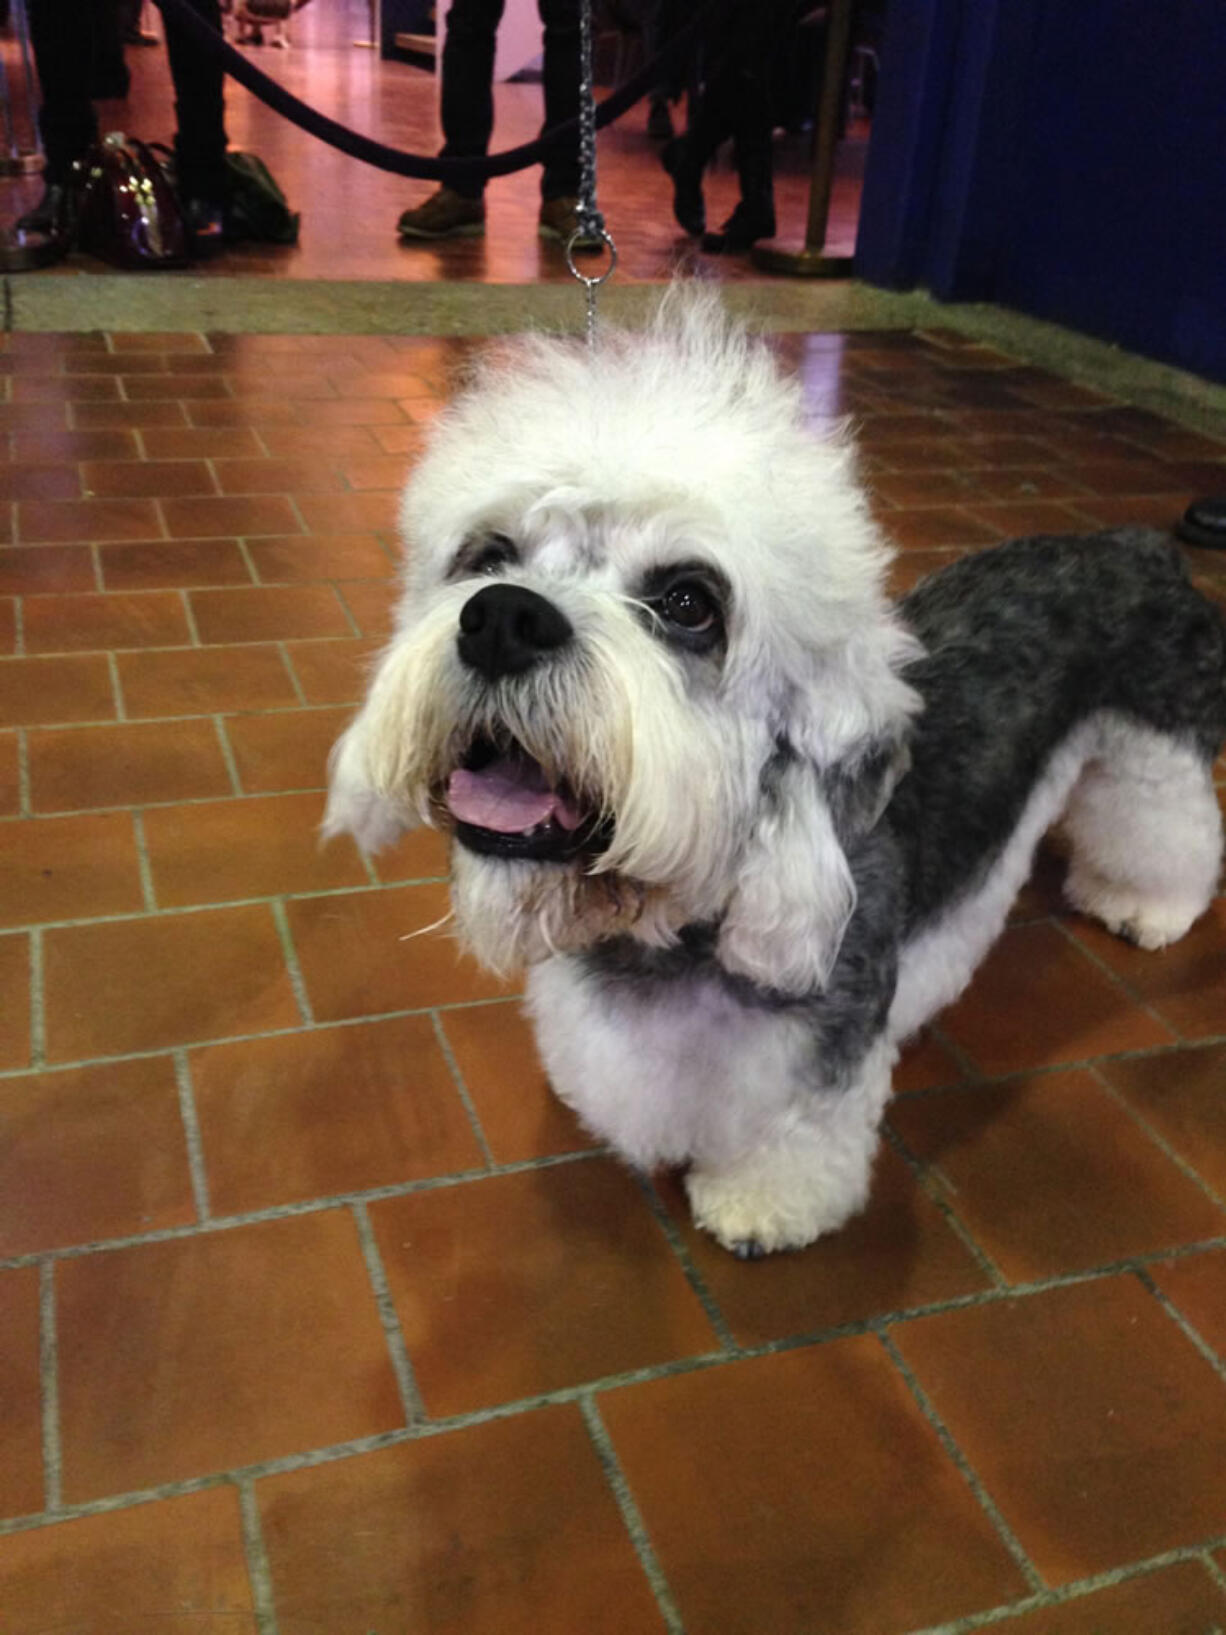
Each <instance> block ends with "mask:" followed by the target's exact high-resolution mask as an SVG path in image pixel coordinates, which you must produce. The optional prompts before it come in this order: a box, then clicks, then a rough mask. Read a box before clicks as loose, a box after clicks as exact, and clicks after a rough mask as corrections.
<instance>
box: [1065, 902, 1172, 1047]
mask: <svg viewBox="0 0 1226 1635" xmlns="http://www.w3.org/2000/svg"><path fill="white" fill-rule="evenodd" d="M1051 923H1052V924H1053V925H1054V926H1055V928H1056V930H1057V931H1058V932H1059V933H1060V935H1061V936H1062V937H1063V938H1064V940H1065V941H1066V942H1068V943H1071V944H1072V946H1073V947H1074V948H1076V949H1077V950H1078V951H1079V952H1080V953H1082V954H1084V955H1085V957H1086V958H1087V959H1088V960H1089V961H1090V963H1091V964H1092V965H1097V967H1098V969H1099V970H1100V971H1101V972H1102V973H1103V975H1104V976H1106V977H1108V978H1109V979H1110V981H1111V982H1113V983H1114V984H1115V986H1116V987H1118V988H1119V989H1120V990H1121V991H1122V992H1123V993H1125V994H1126V995H1127V996H1128V998H1129V1000H1130V1001H1131V1003H1132V1004H1133V1005H1135V1006H1136V1008H1137V1009H1138V1010H1140V1011H1144V1013H1145V1015H1146V1016H1148V1017H1149V1019H1150V1021H1151V1022H1156V1023H1157V1024H1158V1026H1159V1027H1161V1028H1165V1029H1166V1030H1167V1032H1168V1033H1173V1034H1174V1036H1175V1038H1176V1039H1178V1040H1179V1041H1180V1043H1181V1044H1188V1043H1190V1042H1191V1041H1190V1040H1189V1039H1188V1037H1187V1035H1186V1034H1185V1033H1183V1032H1182V1031H1181V1030H1180V1029H1179V1028H1177V1027H1176V1026H1175V1024H1174V1022H1170V1021H1168V1020H1167V1018H1166V1017H1165V1016H1163V1015H1161V1014H1160V1013H1159V1012H1158V1011H1157V1010H1155V1009H1154V1007H1153V1005H1151V1004H1150V1002H1149V1000H1148V999H1146V998H1145V996H1144V995H1143V994H1141V993H1140V992H1138V990H1137V989H1136V988H1134V987H1133V985H1132V983H1131V982H1129V981H1128V979H1127V978H1126V977H1122V976H1121V975H1120V973H1119V972H1118V971H1113V970H1112V969H1111V967H1110V965H1108V964H1107V962H1106V960H1105V959H1102V958H1101V957H1100V956H1099V955H1098V954H1096V953H1095V952H1094V950H1093V949H1092V948H1091V947H1090V946H1089V945H1088V944H1087V943H1084V942H1082V941H1081V939H1080V938H1079V937H1076V936H1074V934H1073V932H1072V930H1071V929H1070V928H1069V927H1068V926H1067V925H1065V923H1064V921H1063V920H1060V919H1053V920H1052V922H1051Z"/></svg>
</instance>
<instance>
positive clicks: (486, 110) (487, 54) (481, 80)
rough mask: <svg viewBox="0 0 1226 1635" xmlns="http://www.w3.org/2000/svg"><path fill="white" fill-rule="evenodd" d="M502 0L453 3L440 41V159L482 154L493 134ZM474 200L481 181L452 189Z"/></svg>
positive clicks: (462, 0)
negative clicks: (495, 70) (441, 45)
mask: <svg viewBox="0 0 1226 1635" xmlns="http://www.w3.org/2000/svg"><path fill="white" fill-rule="evenodd" d="M503 3H504V0H454V3H453V5H452V7H451V10H450V11H449V12H448V13H447V33H446V38H445V40H444V42H443V86H442V106H441V115H442V124H443V150H442V157H443V158H444V159H471V158H478V157H481V156H482V155H484V154H486V153H488V151H489V145H490V137H491V135H492V134H493V130H494V51H495V47H496V45H497V36H498V24H499V23H500V22H501V20H502V9H503ZM451 191H453V192H456V193H459V194H461V195H462V196H463V197H465V198H472V199H478V198H480V197H481V195H482V193H483V192H484V186H483V184H481V183H473V184H469V185H467V186H465V187H453V188H452V189H451Z"/></svg>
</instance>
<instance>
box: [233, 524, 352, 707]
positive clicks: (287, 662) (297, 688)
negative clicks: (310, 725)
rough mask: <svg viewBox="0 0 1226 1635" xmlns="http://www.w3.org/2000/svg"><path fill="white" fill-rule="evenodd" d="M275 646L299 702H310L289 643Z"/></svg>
mask: <svg viewBox="0 0 1226 1635" xmlns="http://www.w3.org/2000/svg"><path fill="white" fill-rule="evenodd" d="M243 543H244V541H242V540H240V541H239V544H240V545H242V544H243ZM256 583H257V584H258V583H259V581H258V580H257V581H256ZM327 639H331V638H327ZM337 639H342V640H349V639H350V638H348V637H345V638H337ZM273 646H274V647H275V648H276V649H277V652H278V653H280V655H281V663H282V664H283V665H284V666H285V669H286V672H287V673H288V675H289V680H290V686H291V687H292V688H293V689H294V696H295V698H297V700H298V702H299V704H306V703H307V702H308V700H307V695H306V692H305V690H304V689H303V685H302V682H301V681H300V680H299V679H298V672H297V670H295V668H294V660H293V657H292V655H291V653H290V650H289V644H288V643H287V642H274V643H273Z"/></svg>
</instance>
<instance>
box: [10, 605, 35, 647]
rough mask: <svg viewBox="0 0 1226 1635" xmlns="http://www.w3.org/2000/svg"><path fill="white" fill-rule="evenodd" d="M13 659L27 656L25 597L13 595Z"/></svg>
mask: <svg viewBox="0 0 1226 1635" xmlns="http://www.w3.org/2000/svg"><path fill="white" fill-rule="evenodd" d="M11 656H12V657H13V658H15V659H23V658H28V657H29V656H30V655H29V654H27V652H26V609H25V599H24V597H21V596H14V597H13V652H12V655H11Z"/></svg>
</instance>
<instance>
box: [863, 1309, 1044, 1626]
mask: <svg viewBox="0 0 1226 1635" xmlns="http://www.w3.org/2000/svg"><path fill="white" fill-rule="evenodd" d="M870 1328H871V1331H872V1332H873V1333H875V1334H876V1336H877V1338H878V1340H879V1341H880V1342H881V1345H882V1346H883V1348H884V1349H885V1352H886V1355H887V1356H888V1357H889V1358H890V1361H891V1362H892V1363H893V1364H894V1366H895V1368H897V1369H898V1371H899V1373H900V1374H901V1375H902V1377H903V1379H904V1380H905V1381H906V1384H907V1389H908V1390H909V1391H910V1392H911V1395H912V1396H913V1397H914V1398H915V1401H916V1403H917V1405H918V1407H919V1410H920V1412H921V1413H922V1414H923V1416H924V1418H925V1419H926V1420H927V1421H928V1423H929V1425H931V1427H932V1429H933V1430H934V1431H935V1432H936V1435H937V1440H938V1441H939V1442H940V1444H941V1446H942V1447H943V1448H944V1449H945V1452H946V1454H947V1455H948V1456H949V1458H950V1459H951V1460H952V1461H953V1463H954V1465H955V1466H956V1467H957V1469H958V1470H959V1472H960V1473H961V1475H962V1479H963V1480H964V1481H965V1482H966V1484H967V1486H968V1487H969V1488H970V1490H971V1492H972V1493H973V1494H974V1495H975V1498H976V1500H977V1501H978V1503H979V1507H980V1509H981V1510H982V1511H983V1513H984V1514H985V1515H986V1516H987V1518H988V1520H989V1521H990V1522H991V1523H992V1526H993V1527H994V1528H995V1529H996V1533H997V1536H998V1537H999V1539H1000V1541H1001V1543H1002V1544H1003V1545H1004V1546H1005V1549H1006V1550H1008V1552H1009V1554H1010V1555H1011V1556H1012V1557H1013V1561H1014V1564H1015V1565H1016V1567H1017V1569H1018V1571H1019V1572H1020V1573H1021V1575H1022V1577H1023V1578H1024V1579H1025V1580H1026V1583H1027V1584H1028V1585H1029V1587H1030V1588H1031V1589H1032V1590H1033V1591H1035V1592H1036V1594H1037V1593H1038V1592H1039V1591H1041V1590H1044V1589H1046V1588H1047V1586H1046V1584H1044V1582H1043V1579H1042V1576H1041V1575H1040V1573H1039V1570H1038V1568H1037V1567H1036V1566H1035V1565H1034V1563H1033V1561H1031V1559H1030V1557H1029V1556H1028V1555H1027V1554H1026V1551H1025V1550H1024V1549H1023V1547H1022V1543H1021V1540H1020V1539H1019V1538H1018V1537H1017V1534H1016V1533H1015V1532H1014V1531H1013V1529H1012V1528H1011V1527H1010V1526H1009V1524H1008V1522H1007V1521H1006V1520H1005V1518H1004V1517H1003V1516H1002V1515H1001V1513H1000V1510H999V1509H998V1507H997V1504H996V1501H995V1499H993V1497H992V1495H991V1494H990V1493H989V1492H988V1489H987V1487H986V1486H985V1485H984V1483H983V1481H982V1480H981V1479H980V1477H979V1475H978V1473H977V1471H976V1470H975V1467H974V1466H973V1465H972V1464H971V1462H970V1460H969V1459H968V1458H967V1456H966V1455H965V1454H964V1453H963V1451H962V1449H961V1448H960V1447H959V1446H958V1444H957V1442H956V1440H955V1439H954V1435H953V1432H952V1431H951V1430H950V1429H949V1426H948V1425H947V1424H946V1423H945V1421H944V1419H942V1417H941V1415H940V1414H939V1413H938V1412H937V1410H936V1407H935V1405H934V1404H933V1402H932V1399H931V1398H930V1397H929V1395H928V1393H927V1391H925V1390H924V1387H923V1386H922V1385H921V1384H920V1382H919V1379H918V1377H917V1376H916V1374H915V1372H914V1370H913V1369H912V1368H911V1367H910V1366H909V1365H908V1363H907V1361H906V1359H905V1358H904V1356H903V1354H902V1352H901V1351H899V1349H898V1347H897V1345H896V1344H895V1343H894V1340H893V1337H892V1336H891V1335H890V1333H889V1332H888V1319H881V1320H878V1321H875V1322H874V1323H872V1324H871V1325H870Z"/></svg>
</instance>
